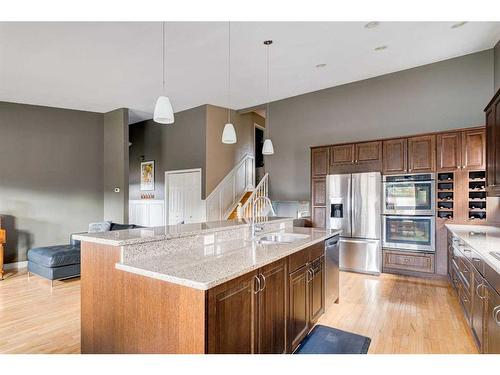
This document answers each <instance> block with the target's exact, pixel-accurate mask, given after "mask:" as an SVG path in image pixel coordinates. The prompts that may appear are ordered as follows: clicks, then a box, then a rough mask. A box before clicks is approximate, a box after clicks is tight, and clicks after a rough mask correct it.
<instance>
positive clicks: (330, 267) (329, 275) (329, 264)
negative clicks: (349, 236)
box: [325, 235, 340, 309]
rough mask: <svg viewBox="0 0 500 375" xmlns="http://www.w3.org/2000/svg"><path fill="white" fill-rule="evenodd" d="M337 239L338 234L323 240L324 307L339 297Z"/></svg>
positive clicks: (338, 238) (336, 300)
mask: <svg viewBox="0 0 500 375" xmlns="http://www.w3.org/2000/svg"><path fill="white" fill-rule="evenodd" d="M339 241H340V237H339V236H338V235H337V236H333V237H330V238H328V239H327V240H326V241H325V283H326V288H325V290H326V293H325V298H326V299H325V309H328V306H329V305H330V304H331V303H334V302H338V299H339Z"/></svg>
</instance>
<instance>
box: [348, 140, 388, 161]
mask: <svg viewBox="0 0 500 375" xmlns="http://www.w3.org/2000/svg"><path fill="white" fill-rule="evenodd" d="M381 158H382V142H364V143H357V144H356V152H355V160H354V162H355V163H367V162H377V161H380V159H381Z"/></svg>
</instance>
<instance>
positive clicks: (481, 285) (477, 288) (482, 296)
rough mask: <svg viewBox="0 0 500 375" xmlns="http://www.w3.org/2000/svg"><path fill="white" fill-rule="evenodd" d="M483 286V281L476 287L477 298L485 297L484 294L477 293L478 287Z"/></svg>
mask: <svg viewBox="0 0 500 375" xmlns="http://www.w3.org/2000/svg"><path fill="white" fill-rule="evenodd" d="M483 286H484V284H483V283H481V284H479V285H478V286H477V287H476V294H477V296H478V297H479V298H481V299H484V298H485V297H484V296H482V295H480V294H479V288H481V287H483Z"/></svg>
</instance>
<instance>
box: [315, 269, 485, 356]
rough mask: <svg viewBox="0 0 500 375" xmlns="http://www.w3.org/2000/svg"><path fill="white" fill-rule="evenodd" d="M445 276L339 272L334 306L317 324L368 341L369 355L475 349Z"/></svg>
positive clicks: (450, 352) (449, 351)
mask: <svg viewBox="0 0 500 375" xmlns="http://www.w3.org/2000/svg"><path fill="white" fill-rule="evenodd" d="M454 293H455V292H454V291H453V289H452V288H451V287H450V286H449V284H448V282H447V281H446V280H431V279H421V278H416V277H406V276H396V275H391V274H382V275H381V276H380V277H377V276H367V275H360V274H355V273H350V272H341V273H340V304H338V305H336V304H331V305H330V309H329V310H328V311H327V313H326V314H324V315H323V316H322V317H321V319H320V321H319V322H318V323H319V324H324V325H327V326H332V327H335V328H338V329H342V330H345V331H349V332H353V333H358V334H360V335H364V336H368V337H370V338H371V339H372V342H371V345H370V349H369V353H371V354H372V353H379V354H382V353H383V354H392V353H401V354H403V353H406V354H431V353H433V354H434V353H443V354H459V353H460V354H462V353H477V349H476V346H475V344H474V341H473V338H472V335H471V334H470V332H469V329H468V328H467V323H466V321H465V318H464V317H463V314H462V311H461V310H460V309H461V307H460V306H459V303H458V299H457V298H456V296H455V295H454Z"/></svg>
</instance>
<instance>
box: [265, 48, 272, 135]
mask: <svg viewBox="0 0 500 375" xmlns="http://www.w3.org/2000/svg"><path fill="white" fill-rule="evenodd" d="M270 46H271V44H270V43H269V44H267V105H266V119H267V124H266V125H267V126H266V130H267V138H270V134H271V132H270V129H269V119H270V116H269V100H270V96H269V47H270Z"/></svg>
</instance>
